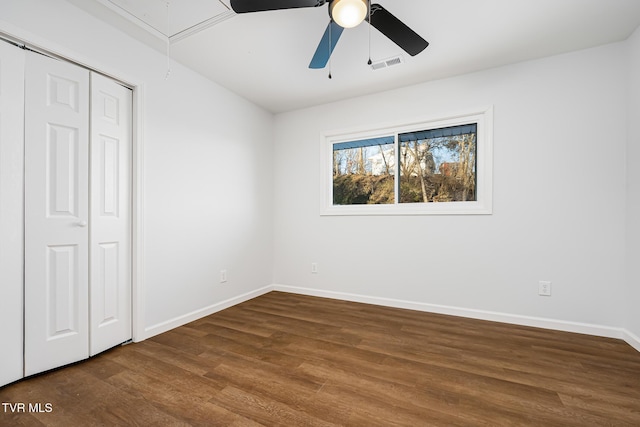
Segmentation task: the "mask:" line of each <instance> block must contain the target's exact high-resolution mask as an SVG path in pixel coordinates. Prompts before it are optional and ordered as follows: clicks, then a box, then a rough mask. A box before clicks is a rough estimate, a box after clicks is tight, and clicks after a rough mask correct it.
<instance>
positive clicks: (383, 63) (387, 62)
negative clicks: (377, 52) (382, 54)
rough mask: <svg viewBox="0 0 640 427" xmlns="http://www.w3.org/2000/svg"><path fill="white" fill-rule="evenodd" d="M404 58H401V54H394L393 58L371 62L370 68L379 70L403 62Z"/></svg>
mask: <svg viewBox="0 0 640 427" xmlns="http://www.w3.org/2000/svg"><path fill="white" fill-rule="evenodd" d="M403 63H404V59H402V55H398V56H394V57H393V58H387V59H383V60H381V61H376V62H373V63H372V64H371V69H372V70H381V69H382V68H389V67H392V66H394V65H398V64H403Z"/></svg>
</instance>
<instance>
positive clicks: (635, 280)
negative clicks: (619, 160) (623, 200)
mask: <svg viewBox="0 0 640 427" xmlns="http://www.w3.org/2000/svg"><path fill="white" fill-rule="evenodd" d="M627 44H628V46H627V48H628V55H629V69H628V76H629V91H628V95H627V97H628V98H627V99H628V116H627V129H628V137H627V286H628V290H627V297H626V301H627V318H628V319H627V323H626V327H627V329H628V330H629V331H630V332H631V333H632V334H634V335H635V336H636V340H638V341H640V271H639V270H638V263H639V262H640V224H639V223H638V221H640V167H638V166H639V161H638V159H640V132H638V123H640V28H638V29H637V30H636V31H635V33H634V34H633V35H632V36H631V38H630V39H629V40H628V42H627ZM638 350H639V351H640V348H638Z"/></svg>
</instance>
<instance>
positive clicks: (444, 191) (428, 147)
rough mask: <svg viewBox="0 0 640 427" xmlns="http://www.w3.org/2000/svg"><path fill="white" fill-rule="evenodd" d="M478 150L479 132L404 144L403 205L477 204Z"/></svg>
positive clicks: (401, 166) (401, 168) (401, 155)
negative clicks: (432, 203) (472, 202)
mask: <svg viewBox="0 0 640 427" xmlns="http://www.w3.org/2000/svg"><path fill="white" fill-rule="evenodd" d="M402 139H403V138H402V137H401V141H402ZM476 151H477V148H476V133H475V131H474V132H469V133H461V134H457V135H451V136H442V137H434V138H425V139H416V138H407V139H406V140H405V141H403V142H401V143H400V197H399V201H400V203H429V202H466V201H475V200H476Z"/></svg>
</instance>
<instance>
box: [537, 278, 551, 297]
mask: <svg viewBox="0 0 640 427" xmlns="http://www.w3.org/2000/svg"><path fill="white" fill-rule="evenodd" d="M538 295H542V296H545V297H550V296H551V282H547V281H545V280H540V281H539V282H538Z"/></svg>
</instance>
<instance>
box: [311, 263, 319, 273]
mask: <svg viewBox="0 0 640 427" xmlns="http://www.w3.org/2000/svg"><path fill="white" fill-rule="evenodd" d="M311 273H313V274H318V263H317V262H312V263H311Z"/></svg>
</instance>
